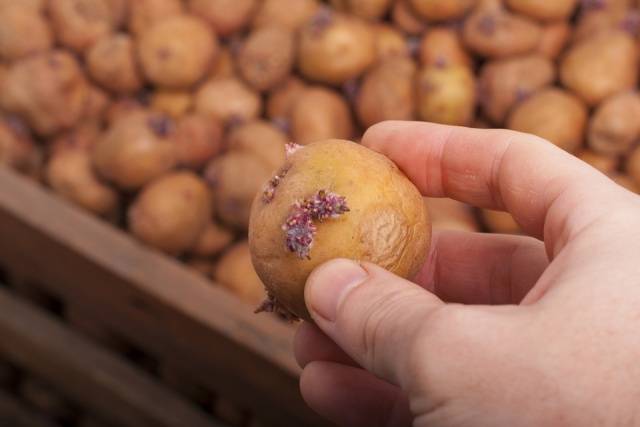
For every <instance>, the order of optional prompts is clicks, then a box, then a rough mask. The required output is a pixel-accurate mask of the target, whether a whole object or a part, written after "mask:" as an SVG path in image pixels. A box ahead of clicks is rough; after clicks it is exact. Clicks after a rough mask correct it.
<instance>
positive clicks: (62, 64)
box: [0, 50, 89, 136]
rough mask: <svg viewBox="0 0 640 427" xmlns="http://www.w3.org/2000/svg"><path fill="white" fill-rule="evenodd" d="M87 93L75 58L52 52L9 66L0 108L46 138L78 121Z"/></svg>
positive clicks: (58, 51)
mask: <svg viewBox="0 0 640 427" xmlns="http://www.w3.org/2000/svg"><path fill="white" fill-rule="evenodd" d="M88 93H89V86H88V84H87V81H86V79H85V78H84V76H83V74H82V70H81V69H80V67H79V66H78V62H77V61H76V60H75V58H74V57H73V56H72V55H71V54H69V53H67V52H65V51H61V50H52V51H47V52H43V53H38V54H34V55H31V56H28V57H26V58H23V59H20V60H18V61H16V62H14V63H12V64H11V66H10V68H9V71H8V73H7V76H6V77H5V79H4V87H3V88H1V89H0V105H1V106H2V107H3V108H4V109H5V110H6V111H8V112H11V113H14V114H18V115H20V116H22V117H23V118H24V119H25V120H26V121H27V122H28V124H29V125H30V126H31V128H32V129H33V130H34V131H35V132H36V133H38V134H40V135H43V136H48V135H53V134H55V133H57V132H60V131H62V130H65V129H69V128H71V127H73V126H74V125H75V124H76V123H77V122H78V120H80V118H81V117H82V114H83V109H84V107H85V105H86V102H87V96H88Z"/></svg>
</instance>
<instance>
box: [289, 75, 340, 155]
mask: <svg viewBox="0 0 640 427" xmlns="http://www.w3.org/2000/svg"><path fill="white" fill-rule="evenodd" d="M352 133H353V121H352V119H351V111H350V110H349V105H348V104H347V102H346V101H345V100H344V98H342V97H341V96H340V95H338V94H337V93H336V92H334V91H332V90H330V89H327V88H324V87H321V86H313V87H310V88H308V89H306V90H305V91H304V92H302V94H301V95H300V96H299V97H298V100H297V101H296V103H295V104H294V107H293V110H292V112H291V136H292V137H293V140H294V141H295V142H297V143H298V144H308V143H310V142H313V141H320V140H322V139H327V138H350V137H351V135H352Z"/></svg>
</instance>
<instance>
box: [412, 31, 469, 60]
mask: <svg viewBox="0 0 640 427" xmlns="http://www.w3.org/2000/svg"><path fill="white" fill-rule="evenodd" d="M419 55H420V63H421V64H422V65H437V66H448V65H466V66H471V65H472V61H471V57H470V56H469V53H468V52H467V51H466V50H465V49H464V46H463V45H462V41H461V40H460V34H459V33H458V32H457V31H456V30H454V29H452V28H448V27H433V28H431V29H429V30H428V31H427V32H426V33H425V35H424V36H423V37H422V40H421V41H420V51H419Z"/></svg>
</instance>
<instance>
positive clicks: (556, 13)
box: [506, 0, 578, 21]
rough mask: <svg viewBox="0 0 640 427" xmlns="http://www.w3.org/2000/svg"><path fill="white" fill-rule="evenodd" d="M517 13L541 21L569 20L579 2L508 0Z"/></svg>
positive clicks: (508, 3) (565, 0)
mask: <svg viewBox="0 0 640 427" xmlns="http://www.w3.org/2000/svg"><path fill="white" fill-rule="evenodd" d="M506 3H507V5H508V6H509V7H510V8H511V9H512V10H513V11H515V12H517V13H522V14H523V15H527V16H529V17H531V18H534V19H538V20H540V21H557V20H561V19H568V18H569V17H571V15H572V14H573V12H574V10H575V9H576V6H577V4H578V0H553V1H540V0H506Z"/></svg>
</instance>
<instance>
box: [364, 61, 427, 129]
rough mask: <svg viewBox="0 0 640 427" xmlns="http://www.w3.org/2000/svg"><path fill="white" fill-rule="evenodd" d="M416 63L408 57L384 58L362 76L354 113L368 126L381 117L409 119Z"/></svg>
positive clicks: (412, 100)
mask: <svg viewBox="0 0 640 427" xmlns="http://www.w3.org/2000/svg"><path fill="white" fill-rule="evenodd" d="M415 75H416V65H415V64H414V62H413V61H412V60H411V59H409V58H393V59H389V60H387V61H383V62H382V63H380V64H378V65H377V66H376V67H375V68H373V69H372V70H371V71H369V72H368V73H367V74H366V75H365V76H364V79H363V82H362V85H361V86H360V90H359V91H358V94H357V97H356V103H355V107H356V112H357V114H358V118H359V119H360V123H361V124H362V126H363V127H365V128H367V127H369V126H371V125H373V124H375V123H378V122H381V121H384V120H411V119H412V118H413V116H414V114H415V105H416V99H415V89H414V88H415V85H414V82H415Z"/></svg>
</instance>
